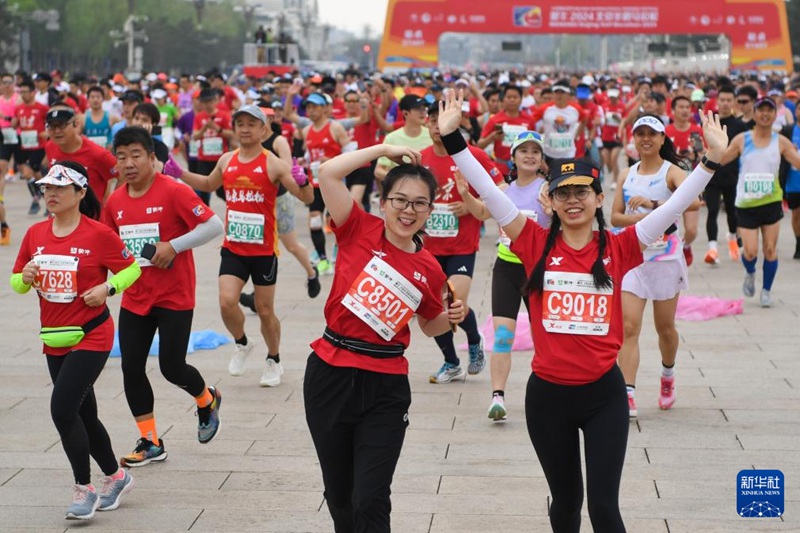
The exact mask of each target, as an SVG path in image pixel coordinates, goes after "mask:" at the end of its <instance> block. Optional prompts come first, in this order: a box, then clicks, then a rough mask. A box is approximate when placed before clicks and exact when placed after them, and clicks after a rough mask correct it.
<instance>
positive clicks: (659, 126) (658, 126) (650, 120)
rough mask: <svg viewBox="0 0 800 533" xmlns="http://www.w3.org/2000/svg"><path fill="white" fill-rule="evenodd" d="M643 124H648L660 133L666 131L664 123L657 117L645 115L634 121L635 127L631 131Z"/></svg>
mask: <svg viewBox="0 0 800 533" xmlns="http://www.w3.org/2000/svg"><path fill="white" fill-rule="evenodd" d="M642 126H647V127H648V128H651V129H652V130H653V131H655V132H658V133H664V123H663V122H661V121H660V120H659V119H657V118H656V117H650V116H645V117H641V118H639V119H638V120H637V121H636V122H634V123H633V129H632V130H631V131H636V129H637V128H640V127H642Z"/></svg>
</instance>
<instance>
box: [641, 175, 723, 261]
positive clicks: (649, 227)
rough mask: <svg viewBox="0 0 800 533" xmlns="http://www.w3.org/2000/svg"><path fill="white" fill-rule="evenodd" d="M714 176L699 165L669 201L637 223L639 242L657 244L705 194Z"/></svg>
mask: <svg viewBox="0 0 800 533" xmlns="http://www.w3.org/2000/svg"><path fill="white" fill-rule="evenodd" d="M713 175H714V173H713V172H709V171H708V170H706V169H705V167H703V166H701V165H698V166H697V168H695V169H694V170H693V171H692V173H691V174H689V177H687V178H686V179H685V180H684V182H683V183H681V185H680V187H678V188H677V189H675V191H674V192H673V193H672V196H670V197H669V200H667V201H666V202H664V204H663V205H661V206H660V207H658V208H656V209H655V210H653V212H652V213H650V214H649V215H647V216H646V217H644V218H643V219H642V220H640V221H639V222H637V223H636V236H637V237H639V242H641V243H642V244H644V245H648V246H649V245H651V244H653V243H654V242H656V241H657V240H658V239H659V238H660V237H661V236H662V235H663V234H664V232H665V231H666V230H667V228H669V227H670V225H671V224H673V223H674V222H675V220H676V219H677V218H678V217H680V216H681V214H682V213H683V212H684V211H685V210H686V208H687V207H689V206H690V205H691V204H692V202H694V201H695V200H696V199H697V196H698V195H699V194H700V193H701V192H703V189H705V188H706V185H707V184H708V182H709V181H710V180H711V176H713Z"/></svg>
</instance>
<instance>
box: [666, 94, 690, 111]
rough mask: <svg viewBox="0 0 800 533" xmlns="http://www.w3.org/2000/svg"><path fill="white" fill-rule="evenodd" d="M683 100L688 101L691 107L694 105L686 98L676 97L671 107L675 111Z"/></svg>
mask: <svg viewBox="0 0 800 533" xmlns="http://www.w3.org/2000/svg"><path fill="white" fill-rule="evenodd" d="M681 100H686V101H687V102H689V105H690V106H691V105H692V101H691V100H689V99H688V98H686V97H685V96H676V97H675V98H673V99H672V104H670V107H671V108H672V110H673V111H675V108H676V107H677V106H678V102H680V101H681Z"/></svg>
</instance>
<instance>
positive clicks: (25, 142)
mask: <svg viewBox="0 0 800 533" xmlns="http://www.w3.org/2000/svg"><path fill="white" fill-rule="evenodd" d="M47 111H48V108H47V106H46V105H44V104H40V103H39V102H34V103H33V104H31V105H25V104H21V105H18V106H17V107H16V109H15V110H14V115H16V117H17V125H18V127H19V143H20V145H19V146H20V149H22V150H25V151H29V150H41V149H42V148H44V143H45V141H44V139H42V132H44V130H45V117H46V116H47Z"/></svg>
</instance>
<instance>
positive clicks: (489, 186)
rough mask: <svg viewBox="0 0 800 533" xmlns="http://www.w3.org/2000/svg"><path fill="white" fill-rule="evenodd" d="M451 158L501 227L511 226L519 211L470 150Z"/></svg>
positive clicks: (453, 155)
mask: <svg viewBox="0 0 800 533" xmlns="http://www.w3.org/2000/svg"><path fill="white" fill-rule="evenodd" d="M450 157H452V158H453V161H455V162H456V165H457V166H458V170H460V171H461V173H462V174H464V177H465V178H466V179H467V181H468V182H469V184H470V185H472V186H473V187H474V188H475V190H476V191H478V194H480V195H481V198H482V199H483V201H484V202H486V207H487V208H488V209H489V212H490V213H491V214H492V218H494V219H495V220H496V221H497V222H498V223H499V224H500V225H501V226H505V225H506V224H509V223H510V222H511V221H512V220H514V219H515V218H516V217H517V215H518V214H519V209H517V206H515V205H514V202H512V201H511V199H510V198H509V197H508V196H506V194H505V193H504V192H503V191H501V190H500V189H499V188H498V187H497V185H496V184H495V183H494V181H492V178H491V177H490V176H489V173H488V172H486V169H485V168H483V166H482V165H481V164H480V163H479V162H478V160H477V159H475V156H474V155H472V154H471V153H470V151H469V149H468V148H465V149H463V150H461V151H460V152H458V153H457V154H452V155H451V156H450Z"/></svg>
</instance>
